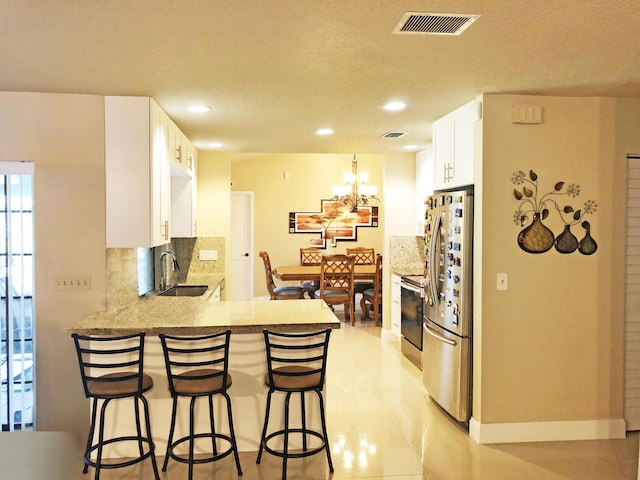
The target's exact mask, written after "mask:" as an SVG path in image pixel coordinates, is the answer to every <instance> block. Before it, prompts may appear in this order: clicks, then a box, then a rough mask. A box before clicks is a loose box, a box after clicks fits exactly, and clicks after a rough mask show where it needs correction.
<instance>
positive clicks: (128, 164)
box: [105, 96, 172, 248]
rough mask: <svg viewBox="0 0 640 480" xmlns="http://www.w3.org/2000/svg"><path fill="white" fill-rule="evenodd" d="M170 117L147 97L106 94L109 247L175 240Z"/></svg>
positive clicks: (142, 245) (146, 245) (152, 245)
mask: <svg viewBox="0 0 640 480" xmlns="http://www.w3.org/2000/svg"><path fill="white" fill-rule="evenodd" d="M171 124H172V122H171V119H170V118H169V117H168V116H167V114H166V113H165V112H164V111H163V110H162V109H161V108H160V106H159V105H158V104H157V103H156V102H155V101H154V100H153V99H151V98H148V97H111V96H108V97H105V159H106V161H105V163H106V165H105V169H106V200H107V201H106V214H107V247H111V248H128V247H154V246H158V245H162V244H165V243H168V242H169V240H170V223H169V221H170V208H171V182H170V168H169V158H168V145H169V129H170V125H171Z"/></svg>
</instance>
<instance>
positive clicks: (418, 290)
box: [400, 278, 422, 294]
mask: <svg viewBox="0 0 640 480" xmlns="http://www.w3.org/2000/svg"><path fill="white" fill-rule="evenodd" d="M400 287H401V288H404V289H405V290H409V291H410V292H415V293H420V294H422V289H421V288H420V287H416V286H415V285H411V284H410V283H405V282H403V281H402V278H400Z"/></svg>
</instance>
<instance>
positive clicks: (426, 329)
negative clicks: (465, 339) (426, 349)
mask: <svg viewBox="0 0 640 480" xmlns="http://www.w3.org/2000/svg"><path fill="white" fill-rule="evenodd" d="M422 328H423V329H424V331H425V332H427V333H428V334H429V335H431V336H432V337H434V338H435V339H437V340H438V341H440V342H442V343H446V344H448V345H452V346H454V347H455V346H456V345H457V343H456V342H455V340H449V339H448V338H444V337H442V336H440V335H438V334H437V333H436V332H434V331H433V330H431V329H430V328H429V327H428V326H427V324H426V323H423V324H422Z"/></svg>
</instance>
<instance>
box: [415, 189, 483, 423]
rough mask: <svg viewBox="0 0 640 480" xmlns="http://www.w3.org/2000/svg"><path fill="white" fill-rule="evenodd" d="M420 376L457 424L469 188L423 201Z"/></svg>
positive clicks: (463, 374)
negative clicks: (423, 235)
mask: <svg viewBox="0 0 640 480" xmlns="http://www.w3.org/2000/svg"><path fill="white" fill-rule="evenodd" d="M425 211H426V215H425V217H426V218H425V254H426V262H425V280H426V285H425V299H424V324H423V332H422V333H423V343H422V378H423V383H424V386H425V388H426V389H427V391H428V392H429V395H430V396H431V398H433V400H435V401H436V402H437V403H438V404H439V405H440V406H441V407H442V408H443V409H444V410H446V411H447V412H449V414H451V416H453V417H454V418H455V419H456V420H458V421H459V422H467V421H468V420H469V418H470V417H471V383H472V370H471V358H472V357H471V349H472V338H471V335H472V318H473V312H472V310H473V305H472V296H473V284H472V262H473V189H472V188H471V187H470V188H468V189H464V190H457V191H447V192H436V193H435V194H434V195H432V196H431V197H429V198H428V199H427V201H426V210H425Z"/></svg>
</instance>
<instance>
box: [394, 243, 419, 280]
mask: <svg viewBox="0 0 640 480" xmlns="http://www.w3.org/2000/svg"><path fill="white" fill-rule="evenodd" d="M389 253H390V259H389V266H390V267H391V271H393V272H398V273H407V274H420V273H422V272H423V271H424V262H425V258H424V241H423V239H422V237H416V236H402V237H400V236H396V237H394V236H391V237H389Z"/></svg>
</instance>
